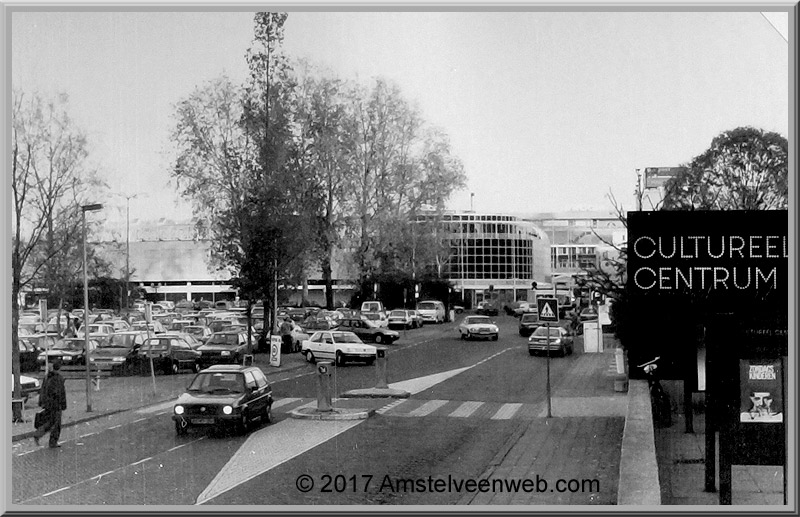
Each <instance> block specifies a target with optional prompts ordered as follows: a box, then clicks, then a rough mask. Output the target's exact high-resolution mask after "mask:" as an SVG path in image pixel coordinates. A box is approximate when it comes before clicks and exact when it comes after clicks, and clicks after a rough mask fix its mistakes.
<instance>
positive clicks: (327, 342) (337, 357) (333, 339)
mask: <svg viewBox="0 0 800 517" xmlns="http://www.w3.org/2000/svg"><path fill="white" fill-rule="evenodd" d="M348 321H358V320H348ZM301 353H302V354H303V355H304V356H305V358H306V361H308V362H309V363H314V362H316V361H317V360H318V359H330V360H333V361H334V362H335V363H336V365H337V366H343V365H344V364H345V363H346V362H347V361H363V362H365V363H367V364H372V363H373V362H374V361H375V358H376V357H377V356H378V349H377V348H376V347H374V346H372V345H367V344H365V343H364V342H363V341H362V340H361V339H360V338H359V337H358V336H357V335H356V334H355V333H353V332H349V331H343V330H321V331H319V332H315V333H314V334H312V335H311V337H310V338H309V339H307V340H305V341H303V344H302V349H301Z"/></svg>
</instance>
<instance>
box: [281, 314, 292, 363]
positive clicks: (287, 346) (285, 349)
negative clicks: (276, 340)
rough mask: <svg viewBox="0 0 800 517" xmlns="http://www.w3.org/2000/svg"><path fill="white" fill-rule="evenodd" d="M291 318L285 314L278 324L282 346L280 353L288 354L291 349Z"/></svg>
mask: <svg viewBox="0 0 800 517" xmlns="http://www.w3.org/2000/svg"><path fill="white" fill-rule="evenodd" d="M293 327H294V325H292V319H291V318H290V317H289V316H286V317H285V318H284V319H283V323H281V326H280V329H279V330H280V333H281V341H282V344H283V346H281V353H282V354H288V353H290V352H291V351H292V328H293Z"/></svg>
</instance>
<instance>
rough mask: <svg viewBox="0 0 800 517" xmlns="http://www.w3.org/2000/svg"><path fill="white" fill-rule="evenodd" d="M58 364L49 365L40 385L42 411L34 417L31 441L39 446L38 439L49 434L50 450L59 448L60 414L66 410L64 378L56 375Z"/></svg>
mask: <svg viewBox="0 0 800 517" xmlns="http://www.w3.org/2000/svg"><path fill="white" fill-rule="evenodd" d="M60 366H61V365H60V364H59V363H58V362H53V363H50V371H49V372H47V377H46V378H45V380H44V382H43V383H42V388H41V391H40V392H39V405H40V406H41V407H43V408H44V411H42V412H40V413H38V414H37V415H36V419H35V420H34V425H35V426H36V431H35V432H34V433H33V441H34V442H35V443H36V445H39V438H41V437H42V436H44V435H45V433H47V432H50V448H51V449H55V448H57V447H61V446H60V445H59V444H58V438H59V437H60V436H61V412H62V411H64V410H65V409H67V391H66V389H65V388H64V378H63V377H62V376H61V375H60V374H59V373H58V370H59V368H60Z"/></svg>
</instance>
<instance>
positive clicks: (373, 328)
mask: <svg viewBox="0 0 800 517" xmlns="http://www.w3.org/2000/svg"><path fill="white" fill-rule="evenodd" d="M336 330H341V331H347V332H352V333H353V334H355V335H356V336H358V337H359V338H360V339H361V340H362V341H365V342H366V341H374V342H375V343H379V344H380V343H386V344H387V345H388V344H391V343H393V342H395V341H397V339H398V338H399V337H400V334H398V333H397V332H396V331H394V330H389V329H387V328H383V327H379V326H378V325H376V324H375V323H373V322H372V321H371V320H367V319H361V318H344V319H342V320H341V321H340V322H339V326H338V327H336Z"/></svg>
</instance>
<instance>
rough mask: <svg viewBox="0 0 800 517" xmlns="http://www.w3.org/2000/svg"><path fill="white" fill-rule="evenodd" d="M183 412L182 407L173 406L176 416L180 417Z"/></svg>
mask: <svg viewBox="0 0 800 517" xmlns="http://www.w3.org/2000/svg"><path fill="white" fill-rule="evenodd" d="M183 411H184V409H183V406H175V414H176V415H182V414H183Z"/></svg>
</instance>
